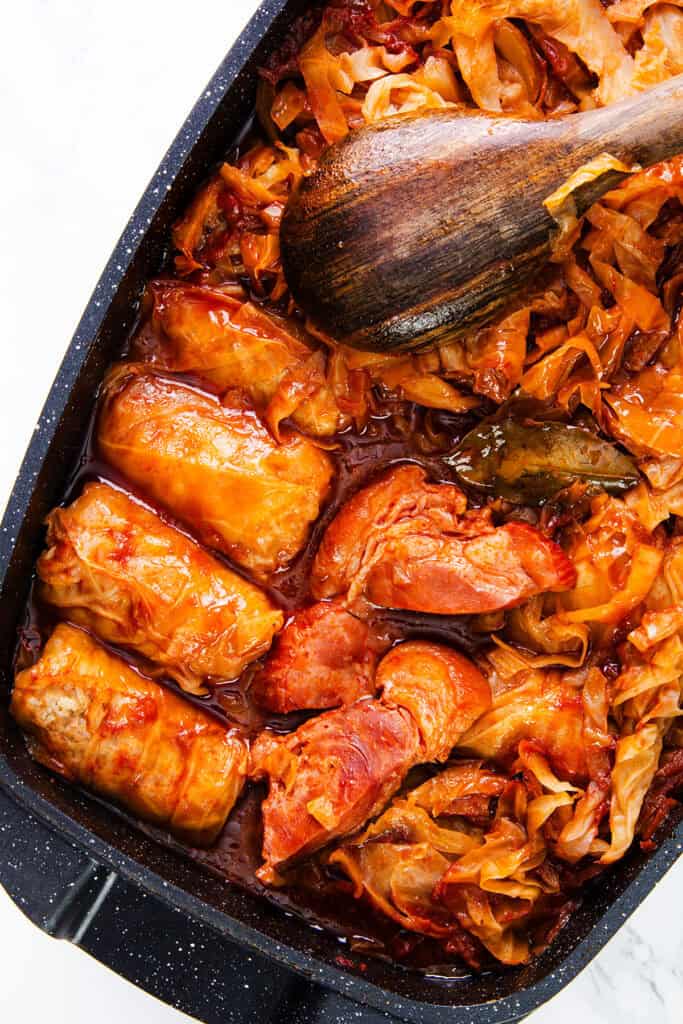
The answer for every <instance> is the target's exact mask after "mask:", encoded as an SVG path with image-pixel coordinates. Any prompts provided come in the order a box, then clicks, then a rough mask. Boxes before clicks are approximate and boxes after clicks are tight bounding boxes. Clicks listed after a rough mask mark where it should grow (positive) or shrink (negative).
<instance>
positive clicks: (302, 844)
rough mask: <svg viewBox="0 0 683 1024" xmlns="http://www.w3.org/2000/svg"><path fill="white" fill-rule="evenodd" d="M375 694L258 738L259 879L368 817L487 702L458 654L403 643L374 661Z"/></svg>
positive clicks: (443, 754) (482, 686) (478, 679)
mask: <svg viewBox="0 0 683 1024" xmlns="http://www.w3.org/2000/svg"><path fill="white" fill-rule="evenodd" d="M377 681H378V684H379V686H380V687H381V689H382V695H381V698H380V699H377V700H367V699H366V700H360V701H357V702H356V703H355V704H352V705H350V706H348V707H345V708H340V709H339V710H336V711H330V712H328V713H327V714H324V715H321V716H320V717H319V718H316V719H313V720H312V721H309V722H306V723H305V724H304V725H302V726H300V728H299V729H297V730H296V731H295V732H293V733H290V734H289V735H288V736H277V735H275V734H273V733H270V732H264V733H262V734H261V736H260V737H259V738H258V740H257V741H256V744H255V745H254V748H253V750H252V774H253V775H254V777H256V778H264V777H267V778H268V781H269V793H268V796H267V798H266V799H265V801H264V803H263V826H264V837H263V859H264V864H263V866H262V867H261V868H260V869H259V872H258V875H259V877H260V878H261V879H262V880H263V881H265V882H267V883H271V884H272V883H276V882H277V881H278V872H279V871H281V870H283V869H285V868H287V867H288V866H289V865H291V864H292V863H293V862H294V861H296V860H297V859H299V858H301V857H303V856H306V855H307V854H309V853H312V852H313V851H315V850H317V849H319V848H320V847H322V846H324V845H325V844H327V843H329V842H330V841H331V840H333V839H335V838H338V837H339V836H343V835H348V834H349V833H350V832H353V831H354V830H355V829H357V828H359V827H360V826H361V825H363V824H364V822H366V821H367V820H368V819H369V818H371V817H373V816H374V815H375V814H377V813H378V812H379V811H380V810H381V809H382V807H383V806H384V805H385V804H386V803H387V801H388V800H389V798H390V797H391V796H392V795H393V794H394V793H395V792H396V790H397V789H398V788H399V786H400V785H401V783H402V781H403V779H404V778H405V776H406V774H407V772H408V771H409V769H410V768H412V767H413V765H416V764H420V763H422V762H424V761H430V760H445V759H446V758H447V757H448V754H449V753H450V750H451V748H452V747H453V746H454V744H455V743H456V742H457V740H458V738H459V737H460V735H461V734H462V733H463V732H464V731H465V730H466V729H467V728H468V726H469V725H471V724H472V723H473V722H475V721H476V719H477V718H478V717H479V716H480V715H481V714H482V713H483V712H484V711H486V709H487V708H488V707H489V705H490V701H491V694H490V690H489V687H488V683H487V682H486V680H485V679H484V677H483V676H482V675H481V673H480V672H479V671H478V670H477V669H476V668H475V667H474V665H471V664H470V663H469V662H468V661H467V660H466V659H465V658H463V657H462V656H461V655H459V654H456V653H455V652H454V651H451V650H449V649H448V648H445V647H440V646H439V645H437V644H428V643H420V642H417V643H405V644H402V645H400V646H399V647H397V648H395V649H394V650H393V651H392V652H390V654H388V655H387V656H386V657H385V658H384V660H383V661H382V662H381V663H380V667H379V670H378V675H377Z"/></svg>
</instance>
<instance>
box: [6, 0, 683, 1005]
mask: <svg viewBox="0 0 683 1024" xmlns="http://www.w3.org/2000/svg"><path fill="white" fill-rule="evenodd" d="M308 3H309V4H310V0H308ZM303 6H304V3H302V2H301V0H264V2H263V3H262V4H261V6H260V7H259V9H258V10H257V12H256V14H255V15H254V17H253V18H252V20H251V21H250V22H249V24H248V25H247V27H246V28H245V29H244V31H243V32H242V34H241V36H240V38H239V39H238V40H237V42H236V43H235V45H234V47H233V48H232V50H231V51H230V53H229V54H228V55H227V57H226V58H225V60H224V62H223V63H222V65H221V66H220V68H219V69H218V71H217V72H216V74H215V75H214V77H213V78H212V79H211V81H210V82H209V84H208V86H207V88H206V89H205V91H204V92H203V94H202V96H201V98H200V99H199V101H198V103H197V104H196V106H195V107H194V109H193V110H192V112H191V113H190V115H189V117H188V118H187V120H186V122H185V124H184V125H183V126H182V128H181V129H180V132H179V134H178V136H177V138H176V139H175V141H174V142H173V144H172V146H171V148H170V149H169V151H168V153H167V154H166V156H165V157H164V159H163V161H162V163H161V166H160V167H159V170H158V171H157V173H156V174H155V176H154V178H153V179H152V181H151V182H150V184H149V187H148V188H147V190H146V192H145V194H144V195H143V197H142V199H141V200H140V203H139V205H138V207H137V209H136V210H135V212H134V214H133V216H132V218H131V220H130V223H129V224H128V226H127V227H126V229H125V231H124V233H123V235H122V237H121V240H120V241H119V243H118V245H117V246H116V248H115V250H114V252H113V254H112V257H111V259H110V260H109V263H108V264H107V266H106V268H105V270H104V273H103V274H102V277H101V278H100V280H99V282H98V284H97V287H96V288H95V292H94V294H93V296H92V298H91V299H90V302H89V303H88V306H87V308H86V310H85V313H84V314H83V318H82V320H81V322H80V324H79V326H78V328H77V330H76V333H75V335H74V338H73V340H72V342H71V344H70V346H69V348H68V350H67V353H66V356H65V358H64V362H63V363H62V366H61V369H60V370H59V373H58V374H57V378H56V380H55V382H54V384H53V386H52V390H51V391H50V394H49V396H48V398H47V401H46V403H45V407H44V409H43V412H42V415H41V418H40V421H39V423H38V426H37V428H36V430H35V432H34V434H33V437H32V440H31V443H30V445H29V449H28V452H27V453H26V457H25V459H24V462H23V464H22V466H21V469H20V471H19V476H18V478H17V481H16V484H15V486H14V489H13V491H12V495H11V497H10V499H9V505H8V508H7V511H6V514H5V517H4V520H3V523H2V528H1V531H0V580H1V591H0V786H1V787H2V789H3V790H4V791H5V793H6V795H7V796H9V797H10V798H11V799H12V800H13V801H14V802H15V803H16V804H18V805H20V807H21V808H23V810H24V812H25V813H28V814H30V815H33V816H34V817H35V818H37V819H38V820H39V821H40V822H42V823H43V824H44V825H47V826H48V827H50V828H51V829H52V830H54V832H57V833H59V834H60V835H61V837H62V838H63V839H66V840H67V841H68V842H70V843H74V844H76V845H77V846H79V847H81V848H83V849H84V850H85V851H87V854H88V855H89V856H90V858H92V859H93V860H94V861H95V862H97V863H99V864H101V865H103V866H104V867H105V868H107V867H108V868H110V869H112V870H113V871H115V872H116V873H117V874H118V875H119V876H120V877H121V878H123V879H124V880H125V881H126V882H128V883H132V884H133V885H134V886H135V887H137V888H138V890H139V889H142V890H143V891H144V893H146V894H147V895H151V896H153V897H156V898H158V899H160V900H161V901H162V902H163V903H164V904H165V905H166V906H168V907H169V908H170V909H172V910H174V911H177V912H180V913H181V914H183V915H186V916H187V917H188V918H190V919H192V920H193V922H196V923H199V924H201V925H202V926H208V927H209V929H213V930H214V931H215V932H218V933H220V935H221V936H223V937H224V938H226V939H230V940H233V941H235V942H237V943H238V944H240V945H241V946H242V947H245V948H248V949H249V950H250V951H253V952H258V953H261V954H263V955H265V956H267V957H270V958H272V960H274V961H277V962H278V963H279V964H280V965H282V966H285V967H288V968H291V969H292V970H294V971H296V972H299V973H300V974H301V975H304V976H305V977H308V978H311V979H314V980H315V981H317V982H320V983H321V984H323V985H324V986H327V987H328V988H330V989H334V990H336V991H337V992H338V993H341V994H343V995H346V996H349V997H350V998H352V999H354V1000H357V1001H358V1002H360V1003H362V1004H365V1005H366V1006H370V1007H374V1008H376V1009H378V1010H383V1011H389V1012H390V1013H392V1014H394V1015H396V1016H397V1017H400V1018H403V1019H405V1020H409V1021H416V1022H417V1021H419V1022H420V1024H432V1022H434V1024H437V1022H438V1024H441V1022H446V1021H448V1022H450V1024H465V1022H467V1024H470V1022H472V1024H475V1022H476V1024H489V1022H494V1021H495V1022H498V1024H503V1022H505V1021H512V1020H517V1019H519V1018H520V1017H522V1016H524V1015H526V1014H527V1013H529V1012H530V1011H531V1010H533V1009H535V1008H536V1007H538V1006H540V1005H541V1004H542V1003H544V1002H546V1001H547V1000H548V999H550V998H551V997H552V996H553V995H555V994H556V993H557V992H558V991H559V990H560V989H561V988H562V987H563V986H564V985H566V984H567V983H568V982H569V981H570V980H571V979H572V978H573V977H574V976H575V975H576V974H577V973H578V972H579V971H580V970H581V969H582V968H583V967H585V965H586V964H587V963H588V962H589V961H590V960H591V959H592V958H593V957H594V956H595V954H596V953H597V952H598V951H599V950H600V949H601V948H602V946H603V945H604V944H605V942H606V941H607V940H608V939H609V938H610V937H611V936H612V935H613V934H614V933H615V931H616V930H617V929H618V928H619V927H620V925H621V924H622V923H623V922H624V920H625V919H626V918H627V917H628V916H629V914H631V913H632V911H633V910H634V909H635V908H636V907H637V906H638V905H639V903H640V902H641V900H642V899H643V898H644V897H645V896H646V895H647V893H648V892H649V891H650V890H651V888H652V887H653V885H655V884H656V882H657V881H658V880H659V879H660V878H661V877H662V876H663V875H664V873H665V872H666V871H667V870H668V868H669V867H671V865H672V864H673V863H674V861H675V860H676V858H677V857H678V855H679V853H680V852H681V849H682V848H683V823H682V818H683V815H681V814H679V815H678V817H677V819H676V820H675V821H673V822H672V825H671V830H670V834H669V835H668V837H667V838H665V839H664V841H663V842H662V843H661V844H660V846H659V848H658V849H657V850H656V851H655V852H653V853H651V854H649V855H645V854H643V853H641V852H640V851H638V850H634V851H632V853H631V854H630V855H629V856H627V857H626V858H625V859H624V860H623V861H621V862H620V863H619V864H618V865H616V866H615V867H614V868H613V869H612V870H611V871H610V872H608V873H606V874H605V875H603V876H602V877H601V878H600V879H599V880H598V881H597V882H596V884H595V885H594V887H593V888H592V889H590V890H589V891H588V893H587V895H586V898H585V899H584V902H583V905H582V906H581V907H580V908H579V910H578V911H577V912H576V913H575V914H574V916H573V918H572V919H571V921H570V922H569V924H568V925H567V927H566V928H565V929H564V930H563V932H562V933H561V935H560V937H559V939H558V940H557V941H556V942H555V943H554V944H553V945H552V946H551V947H550V948H549V949H548V950H547V951H546V952H545V953H544V954H543V956H542V957H540V959H538V960H536V961H535V962H534V963H532V964H530V965H528V966H526V967H523V968H518V969H514V970H507V971H503V972H498V973H491V974H487V975H484V976H479V977H477V976H470V975H467V974H464V975H463V976H462V977H457V978H445V979H444V978H440V977H436V976H429V975H424V974H420V973H417V972H413V971H408V970H405V969H403V968H400V967H397V966H394V965H392V964H390V963H385V962H383V961H380V960H366V961H365V963H364V964H362V963H361V962H360V960H357V959H355V958H354V957H353V956H352V955H350V954H349V953H348V950H346V949H345V948H344V947H342V946H340V944H339V941H338V940H337V939H336V938H334V937H333V936H331V935H329V934H327V933H325V932H321V931H320V930H318V929H313V928H311V927H310V926H308V925H307V924H306V922H305V921H303V920H300V919H298V918H297V917H295V916H287V915H285V914H284V913H283V912H282V911H280V910H278V909H277V908H275V907H273V906H271V905H270V904H269V903H267V902H266V901H265V900H261V899H259V898H258V897H256V896H254V895H253V894H250V893H247V892H245V891H243V890H241V889H238V888H236V887H234V886H230V885H228V884H227V883H225V882H222V881H220V880H218V879H216V878H215V877H213V876H212V875H210V874H209V873H208V872H207V871H206V870H205V869H203V868H201V867H199V866H197V865H194V864H193V863H191V862H190V861H189V860H186V859H182V858H180V857H179V856H176V855H175V854H174V853H172V852H170V851H169V850H167V849H162V848H161V847H160V846H158V845H157V844H156V843H154V842H153V840H151V839H149V838H147V837H146V836H145V835H143V834H141V833H139V832H136V831H134V830H133V829H131V828H130V827H129V826H128V825H126V824H125V823H124V822H123V821H121V820H118V819H117V818H115V817H114V816H113V815H112V814H111V813H110V812H108V811H107V810H106V809H105V808H104V807H102V806H101V805H100V804H98V803H97V802H96V801H94V800H91V799H89V798H87V797H86V796H84V795H83V794H81V793H80V792H77V791H75V790H74V789H72V788H70V787H69V786H67V785H66V784H64V783H62V782H60V781H59V780H58V779H56V778H54V777H53V776H52V775H50V774H48V773H47V772H46V771H44V770H43V769H41V768H40V767H39V766H38V765H36V764H35V763H34V762H33V761H32V760H31V759H30V758H29V756H28V754H27V753H26V750H25V748H24V745H23V742H22V739H21V737H20V735H19V733H18V730H17V728H16V726H15V725H14V723H13V722H12V720H11V719H10V717H9V714H8V700H9V694H10V689H11V682H12V680H11V664H12V656H13V651H14V647H15V644H16V639H17V629H18V628H19V626H20V624H21V619H22V615H23V610H24V606H25V602H26V599H27V596H28V589H29V585H30V581H31V576H32V573H33V565H34V562H35V559H36V557H37V556H38V554H39V551H40V549H41V545H42V543H43V538H44V527H43V520H44V518H45V516H46V514H47V512H48V511H49V510H50V508H51V507H52V506H53V505H54V504H55V503H57V502H58V501H59V500H60V498H61V495H62V494H63V492H64V488H65V483H66V481H67V478H68V476H69V474H70V473H71V471H72V470H73V468H74V465H75V462H76V460H77V458H78V454H79V452H80V450H81V446H82V441H83V437H84V434H85V431H86V427H87V424H88V421H89V417H90V415H91V412H92V406H93V401H94V396H95V393H96V391H97V387H98V385H99V382H100V381H101V379H102V376H103V373H104V370H105V368H106V366H107V365H108V364H109V363H110V362H111V360H112V359H113V358H115V356H116V355H117V354H118V353H119V352H120V350H121V347H122V345H123V342H124V340H125V337H126V335H127V333H128V331H129V329H130V326H131V323H132V320H133V318H134V316H135V311H136V304H137V302H138V299H139V296H140V293H141V290H142V287H143V283H144V281H145V280H146V279H147V278H148V277H150V276H152V275H154V274H155V273H156V272H157V271H158V270H159V268H160V266H161V263H162V260H163V257H164V247H165V245H166V244H167V239H168V232H169V228H170V225H171V224H172V223H173V221H174V219H175V218H176V217H177V216H178V214H179V212H180V211H181V209H182V208H183V204H184V203H185V202H186V201H187V200H188V198H189V197H190V196H191V195H192V192H193V190H194V189H195V188H196V187H197V186H198V185H199V183H200V182H201V180H202V179H203V178H204V177H205V176H206V172H207V168H208V167H210V166H211V165H212V164H214V163H215V162H216V161H217V160H218V159H220V158H221V156H223V155H224V154H225V152H226V150H227V149H228V148H229V146H230V144H231V142H232V141H233V140H234V139H235V137H236V135H237V134H238V132H239V129H240V127H241V126H242V125H243V124H244V123H245V121H246V120H247V118H248V117H249V115H250V112H251V111H252V109H253V103H254V89H255V82H256V70H257V68H258V67H259V66H260V65H262V64H263V62H264V60H265V58H266V56H267V54H268V53H269V52H270V51H271V50H272V49H273V47H274V46H275V45H277V43H278V42H279V40H280V39H281V38H282V35H283V31H284V30H285V28H286V26H287V25H288V23H289V22H290V21H291V19H292V17H294V16H295V15H296V14H298V13H299V12H300V11H301V10H302V8H303ZM0 849H1V847H0ZM142 898H143V897H142V895H141V899H142ZM145 898H146V897H145ZM672 912H675V910H674V908H673V907H672ZM342 953H344V954H345V955H344V957H343V961H342V962H343V963H344V966H343V967H342V966H340V962H339V957H340V954H342ZM214 969H216V970H220V967H214ZM227 969H228V967H227V965H226V970H227Z"/></svg>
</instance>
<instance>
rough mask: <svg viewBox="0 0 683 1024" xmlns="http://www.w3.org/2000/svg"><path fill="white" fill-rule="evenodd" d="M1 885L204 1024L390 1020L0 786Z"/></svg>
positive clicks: (30, 911)
mask: <svg viewBox="0 0 683 1024" xmlns="http://www.w3.org/2000/svg"><path fill="white" fill-rule="evenodd" d="M0 886H2V887H3V888H4V889H5V890H6V891H7V893H8V894H9V896H10V897H11V899H12V900H13V901H14V903H16V905H17V907H19V909H20V910H22V911H23V913H24V914H26V916H27V917H28V918H29V919H30V920H31V921H32V922H33V923H34V924H36V925H37V926H38V927H39V928H41V929H42V930H43V931H44V932H47V933H48V934H49V935H52V936H54V937H55V938H60V939H67V940H68V941H69V942H73V943H74V944H75V945H77V946H79V947H80V948H81V949H83V950H84V951H85V952H87V953H89V954H90V955H91V956H93V957H94V958H95V959H96V960H99V961H100V962H101V963H103V964H106V965H107V967H109V968H110V969H111V970H113V971H114V972H115V973H117V974H119V975H121V976H122V977H124V978H126V979H127V980H128V981H130V982H131V983H132V984H133V985H136V986H137V987H138V988H142V989H144V990H145V991H146V992H148V993H149V994H150V995H153V996H155V997H156V998H157V999H161V1000H163V1001H164V1002H165V1003H168V1004H169V1005H171V1006H174V1007H175V1008H176V1009H178V1010H182V1011H184V1012H185V1013H188V1014H190V1015H191V1016H192V1017H194V1018H196V1019H199V1020H200V1021H203V1022H205V1024H226V1021H230V1024H253V1022H254V1021H259V1024H282V1022H285V1021H286V1022H288V1024H289V1022H292V1024H294V1022H296V1024H332V1022H334V1024H347V1022H348V1024H351V1022H353V1024H386V1022H387V1021H394V1022H395V1021H396V1018H395V1017H392V1016H389V1015H388V1014H384V1013H380V1012H378V1011H376V1010H371V1009H369V1008H361V1007H360V1006H359V1004H358V1003H355V1002H352V1001H351V1000H349V999H346V998H345V997H344V996H341V995H339V994H337V993H336V992H330V991H328V990H327V989H323V988H321V987H320V986H318V985H316V984H313V983H311V982H309V981H306V980H305V979H304V978H300V977H299V976H297V975H294V974H293V973H292V972H291V971H289V970H287V969H286V968H284V967H281V966H279V965H278V964H276V963H273V962H271V961H270V960H266V959H265V958H263V957H260V956H258V955H256V954H252V953H248V952H246V951H245V950H243V949H241V948H240V947H239V946H237V945H235V944H234V943H232V942H229V941H227V940H226V939H225V938H224V937H223V936H221V935H218V933H216V932H215V931H213V929H211V928H209V927H208V926H207V925H203V924H200V923H198V922H196V921H192V920H189V919H188V918H187V916H186V915H185V914H182V913H181V912H180V911H178V910H174V909H173V908H171V907H168V906H166V905H165V904H163V903H161V902H160V901H158V900H156V899H155V898H154V897H153V896H149V895H148V894H146V893H144V892H142V890H139V889H137V888H135V887H134V886H132V885H129V884H127V883H126V882H124V881H123V880H122V879H121V878H120V877H119V876H118V875H117V874H116V873H115V872H113V871H110V870H108V869H106V868H104V867H102V866H101V865H99V864H97V863H96V862H95V861H93V860H92V859H91V858H90V857H88V855H87V854H86V853H85V852H84V851H83V850H81V849H80V848H79V847H77V846H73V845H72V844H70V843H69V842H67V841H66V840H65V839H63V838H62V837H61V836H59V835H57V834H56V833H54V832H52V831H51V830H50V829H48V828H47V827H46V826H45V825H43V824H42V823H41V822H39V821H38V820H37V819H36V818H34V817H33V816H31V815H30V814H28V813H27V812H26V811H25V810H23V809H22V808H20V807H19V806H18V805H16V804H15V803H14V802H13V801H12V800H11V799H10V798H9V797H8V796H6V795H5V794H4V793H3V792H2V790H0Z"/></svg>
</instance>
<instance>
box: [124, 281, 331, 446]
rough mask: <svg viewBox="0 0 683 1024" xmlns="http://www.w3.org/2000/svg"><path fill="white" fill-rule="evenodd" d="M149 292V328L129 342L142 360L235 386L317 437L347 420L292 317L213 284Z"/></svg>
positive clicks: (164, 286)
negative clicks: (282, 317) (282, 316)
mask: <svg viewBox="0 0 683 1024" xmlns="http://www.w3.org/2000/svg"><path fill="white" fill-rule="evenodd" d="M149 294H150V297H151V299H152V303H153V307H152V326H153V328H154V330H153V331H152V332H149V331H147V332H145V331H143V332H142V333H141V335H140V337H139V339H138V340H137V341H136V345H135V353H136V355H139V356H140V357H141V358H143V359H145V361H148V362H151V363H153V364H154V365H155V366H158V367H160V368H163V369H165V370H172V371H174V372H180V373H194V374H197V375H198V376H200V377H204V378H205V379H206V380H208V381H210V382H211V383H212V384H213V385H215V387H216V388H218V389H219V390H220V391H226V390H228V389H229V388H240V389H241V390H242V391H244V392H245V393H246V394H247V395H249V397H250V399H251V400H252V401H253V403H254V405H255V406H256V408H257V409H258V410H259V412H263V413H264V414H265V417H266V421H267V422H270V421H271V414H274V415H275V417H278V415H279V414H284V415H285V416H287V415H289V416H291V418H292V420H293V421H294V423H295V424H296V425H297V427H299V428H300V429H301V430H303V431H304V432H305V433H308V434H314V435H317V436H321V437H324V436H326V435H329V434H334V433H335V431H337V430H341V429H343V428H344V427H346V426H348V423H349V418H348V416H345V415H344V414H343V413H342V412H341V411H340V409H339V408H338V406H337V403H336V401H335V398H334V395H333V393H332V390H331V388H330V387H329V385H328V384H327V381H326V379H325V358H324V353H323V352H321V351H317V352H316V350H315V349H313V348H311V347H309V345H308V344H306V340H302V339H301V338H300V337H299V336H298V332H296V333H295V327H294V324H293V323H292V322H291V321H285V320H281V321H278V320H276V319H275V318H274V316H272V315H271V314H267V313H265V312H264V311H263V310H262V309H260V308H259V307H258V306H256V305H254V303H253V302H241V301H240V300H239V299H235V298H232V297H231V296H229V295H226V294H225V293H224V292H221V291H218V290H217V289H214V288H207V287H200V286H198V285H189V284H180V283H179V282H177V281H154V282H152V284H151V285H150V288H149ZM305 337H306V336H304V338H305ZM311 340H312V339H311ZM277 421H278V422H279V418H278V420H277Z"/></svg>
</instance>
